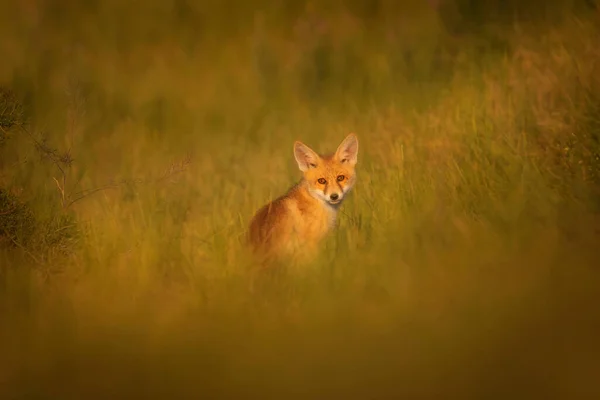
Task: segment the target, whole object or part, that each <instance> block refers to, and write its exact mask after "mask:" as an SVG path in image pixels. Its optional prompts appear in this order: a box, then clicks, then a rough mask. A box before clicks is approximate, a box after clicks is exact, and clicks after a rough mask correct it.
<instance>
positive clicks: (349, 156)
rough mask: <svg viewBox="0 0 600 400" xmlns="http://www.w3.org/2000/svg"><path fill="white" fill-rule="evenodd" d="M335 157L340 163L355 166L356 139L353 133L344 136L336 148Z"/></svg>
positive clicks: (356, 156)
mask: <svg viewBox="0 0 600 400" xmlns="http://www.w3.org/2000/svg"><path fill="white" fill-rule="evenodd" d="M335 157H336V159H337V160H338V161H339V162H341V163H348V164H350V165H356V162H357V161H358V138H357V137H356V135H355V134H354V133H351V134H349V135H348V136H346V138H345V139H344V140H343V141H342V143H341V144H340V145H339V146H338V148H337V150H336V152H335Z"/></svg>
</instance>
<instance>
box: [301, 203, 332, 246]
mask: <svg viewBox="0 0 600 400" xmlns="http://www.w3.org/2000/svg"><path fill="white" fill-rule="evenodd" d="M295 217H296V218H294V224H293V232H294V234H295V236H296V239H297V240H298V241H299V242H318V241H320V240H321V239H323V237H324V236H325V235H327V233H328V232H329V231H330V230H331V229H332V228H333V227H334V225H335V220H336V212H335V210H333V209H330V208H329V207H327V208H326V207H318V208H311V209H305V210H302V209H299V210H297V213H296V215H295Z"/></svg>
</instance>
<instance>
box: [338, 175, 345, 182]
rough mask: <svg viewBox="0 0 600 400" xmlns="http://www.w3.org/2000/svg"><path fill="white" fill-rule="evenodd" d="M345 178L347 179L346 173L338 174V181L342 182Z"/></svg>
mask: <svg viewBox="0 0 600 400" xmlns="http://www.w3.org/2000/svg"><path fill="white" fill-rule="evenodd" d="M344 179H346V177H345V176H344V175H338V177H337V180H338V182H341V181H343V180H344Z"/></svg>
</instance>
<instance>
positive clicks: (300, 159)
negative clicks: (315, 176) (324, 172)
mask: <svg viewBox="0 0 600 400" xmlns="http://www.w3.org/2000/svg"><path fill="white" fill-rule="evenodd" d="M294 158H296V162H297V163H298V168H300V171H302V172H304V171H306V170H307V169H309V168H315V167H316V166H317V163H318V162H319V160H320V159H321V157H319V155H318V154H317V153H315V152H314V151H313V150H312V149H311V148H310V147H308V146H307V145H305V144H304V143H302V142H298V141H296V142H295V143H294Z"/></svg>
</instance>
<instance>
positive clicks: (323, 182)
mask: <svg viewBox="0 0 600 400" xmlns="http://www.w3.org/2000/svg"><path fill="white" fill-rule="evenodd" d="M317 182H319V183H320V184H321V185H324V184H326V183H327V181H326V180H325V178H319V180H317Z"/></svg>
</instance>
